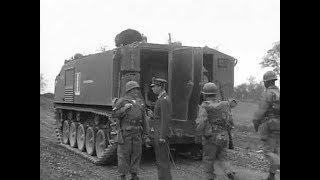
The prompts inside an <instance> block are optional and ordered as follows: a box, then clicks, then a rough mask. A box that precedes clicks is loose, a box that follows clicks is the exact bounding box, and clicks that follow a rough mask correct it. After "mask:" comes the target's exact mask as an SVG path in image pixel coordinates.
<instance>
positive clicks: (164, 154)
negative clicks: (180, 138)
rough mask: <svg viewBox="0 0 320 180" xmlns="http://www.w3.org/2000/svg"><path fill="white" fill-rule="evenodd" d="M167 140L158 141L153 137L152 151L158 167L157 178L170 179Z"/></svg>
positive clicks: (161, 179)
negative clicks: (164, 141)
mask: <svg viewBox="0 0 320 180" xmlns="http://www.w3.org/2000/svg"><path fill="white" fill-rule="evenodd" d="M169 150H170V149H169V141H168V139H166V143H159V140H158V139H157V138H156V139H154V152H155V156H156V164H157V169H158V179H159V180H171V179H172V176H171V172H170V158H169V154H168V153H169V152H168V151H169Z"/></svg>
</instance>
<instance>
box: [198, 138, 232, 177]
mask: <svg viewBox="0 0 320 180" xmlns="http://www.w3.org/2000/svg"><path fill="white" fill-rule="evenodd" d="M202 143H203V144H202V145H203V147H202V148H203V157H202V161H203V166H204V167H203V168H204V172H205V177H206V179H214V178H215V173H214V163H215V162H216V165H218V166H220V168H221V169H222V170H223V172H224V173H225V174H229V173H231V172H232V171H231V169H230V168H229V166H228V165H227V162H226V161H225V156H226V152H225V148H226V146H227V142H226V143H225V144H223V145H217V144H216V143H215V141H214V140H213V137H208V138H203V140H202Z"/></svg>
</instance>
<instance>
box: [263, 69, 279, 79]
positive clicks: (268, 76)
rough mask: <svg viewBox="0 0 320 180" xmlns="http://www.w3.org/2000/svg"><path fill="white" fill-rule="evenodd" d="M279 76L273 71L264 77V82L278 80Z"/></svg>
mask: <svg viewBox="0 0 320 180" xmlns="http://www.w3.org/2000/svg"><path fill="white" fill-rule="evenodd" d="M277 79H278V78H277V74H276V73H275V72H273V71H267V72H266V73H264V75H263V81H270V80H277Z"/></svg>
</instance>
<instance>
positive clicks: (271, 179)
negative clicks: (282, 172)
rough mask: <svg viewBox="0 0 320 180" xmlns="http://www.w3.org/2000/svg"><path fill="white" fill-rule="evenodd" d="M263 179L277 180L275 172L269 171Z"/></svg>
mask: <svg viewBox="0 0 320 180" xmlns="http://www.w3.org/2000/svg"><path fill="white" fill-rule="evenodd" d="M263 180H275V173H269V175H268V177H267V178H266V179H263Z"/></svg>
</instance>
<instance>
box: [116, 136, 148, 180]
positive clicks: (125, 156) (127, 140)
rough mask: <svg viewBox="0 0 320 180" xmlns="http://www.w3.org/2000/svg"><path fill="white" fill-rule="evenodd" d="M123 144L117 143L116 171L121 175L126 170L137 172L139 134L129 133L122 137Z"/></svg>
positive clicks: (139, 156)
mask: <svg viewBox="0 0 320 180" xmlns="http://www.w3.org/2000/svg"><path fill="white" fill-rule="evenodd" d="M123 141H124V143H123V144H118V149H117V154H118V171H119V173H120V174H121V175H126V174H127V173H128V172H130V173H136V174H138V169H139V166H140V161H141V154H142V137H141V134H139V133H136V134H129V135H126V136H124V137H123Z"/></svg>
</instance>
